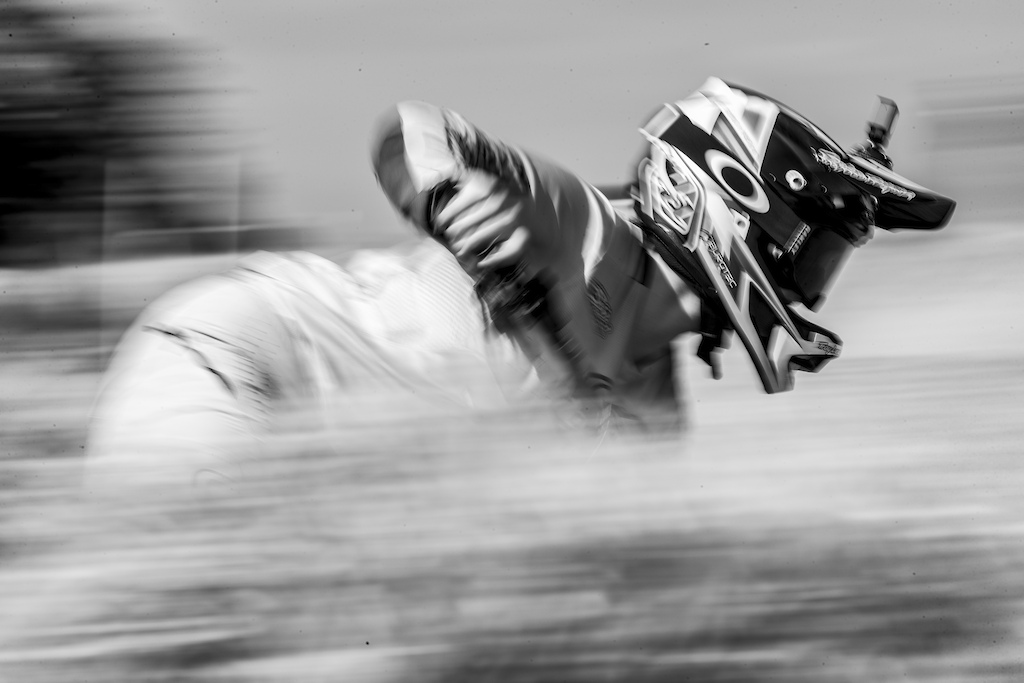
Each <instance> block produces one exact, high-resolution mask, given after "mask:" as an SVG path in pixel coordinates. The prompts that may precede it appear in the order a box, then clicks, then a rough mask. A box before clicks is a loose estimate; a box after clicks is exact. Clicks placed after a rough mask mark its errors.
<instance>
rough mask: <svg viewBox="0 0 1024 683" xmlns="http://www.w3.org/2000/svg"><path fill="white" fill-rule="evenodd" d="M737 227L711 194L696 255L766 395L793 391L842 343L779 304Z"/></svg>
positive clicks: (828, 359) (837, 353)
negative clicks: (797, 378) (799, 378)
mask: <svg viewBox="0 0 1024 683" xmlns="http://www.w3.org/2000/svg"><path fill="white" fill-rule="evenodd" d="M736 223H737V221H736V220H735V217H734V215H733V212H732V211H730V210H729V208H728V207H727V206H726V205H725V202H724V200H723V199H722V198H721V197H720V196H718V195H716V194H714V193H711V194H709V195H708V198H707V203H706V216H705V218H704V220H702V221H701V231H700V240H699V243H698V244H697V247H696V249H695V253H696V255H697V257H698V261H699V263H700V264H701V266H702V267H703V269H704V271H705V273H706V275H707V276H708V277H709V278H710V279H711V281H712V282H713V283H714V285H715V288H716V289H717V291H718V298H719V302H720V303H721V305H722V307H723V308H724V309H725V312H726V314H727V315H728V317H729V320H730V322H731V323H732V326H733V329H734V330H735V331H736V334H737V335H738V336H739V338H740V340H741V341H742V342H743V346H744V347H746V350H747V353H748V354H749V355H750V358H751V360H753V362H754V368H755V369H756V370H757V374H758V376H759V377H760V378H761V383H762V384H763V385H764V389H765V391H766V392H768V393H770V394H774V393H777V392H780V391H789V390H790V389H792V388H793V370H803V371H807V372H817V371H818V370H820V369H821V368H822V367H824V365H825V364H826V363H827V362H828V361H830V360H832V359H833V358H836V357H837V356H838V355H839V354H840V352H841V351H842V342H841V341H840V340H839V338H838V337H836V336H835V335H834V334H832V333H830V332H828V331H827V330H825V329H823V328H820V327H818V326H817V325H814V324H812V323H810V322H809V321H807V320H804V319H803V318H801V317H800V316H798V315H797V314H796V313H794V312H793V311H792V310H790V308H789V307H788V306H787V305H786V304H784V303H783V302H782V300H781V299H779V296H778V294H776V292H775V289H774V288H773V287H772V285H771V283H770V282H769V281H768V279H767V278H766V277H765V275H764V273H763V272H762V271H761V266H760V264H759V263H758V262H757V259H755V258H754V255H753V254H752V253H751V252H750V249H749V248H748V247H747V244H746V242H745V241H744V239H743V236H742V235H741V234H740V232H739V228H738V227H737V225H736Z"/></svg>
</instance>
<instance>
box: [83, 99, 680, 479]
mask: <svg viewBox="0 0 1024 683" xmlns="http://www.w3.org/2000/svg"><path fill="white" fill-rule="evenodd" d="M449 141H451V142H449ZM449 144H451V145H452V146H451V147H449ZM373 161H374V165H375V170H376V173H377V177H378V178H379V180H380V183H381V186H382V188H383V189H384V191H385V193H386V194H387V196H388V198H389V199H390V200H391V201H392V202H393V203H394V204H395V206H396V207H398V208H399V210H400V211H401V212H402V213H403V215H405V216H407V217H408V218H409V219H410V220H412V221H413V222H414V223H415V224H416V225H418V226H419V227H421V228H422V229H424V230H427V231H428V232H429V233H430V234H431V235H433V236H434V237H435V238H437V240H436V241H435V240H422V241H420V242H418V243H417V244H415V245H412V246H411V247H407V248H396V249H391V250H387V251H380V252H375V251H365V252H357V253H356V254H355V255H354V256H353V257H352V258H350V259H349V260H348V261H347V262H345V263H343V264H341V265H339V264H336V263H334V262H331V261H328V260H326V259H324V258H320V257H318V256H314V255H312V254H308V253H291V254H270V253H265V252H261V253H257V254H254V255H252V256H250V257H248V258H246V259H243V260H242V261H241V262H240V264H239V265H238V266H237V267H235V268H233V269H232V270H230V271H228V272H227V273H225V274H223V275H217V276H211V277H208V278H204V279H201V280H198V281H195V282H192V283H188V284H186V285H183V286H182V287H179V288H177V289H175V290H173V291H171V292H170V293H168V294H166V295H164V296H163V297H161V299H160V300H158V301H157V302H154V303H153V304H151V305H150V306H149V307H148V308H147V309H146V310H145V311H144V312H143V314H142V315H141V316H140V317H139V319H138V320H137V321H136V322H135V323H134V324H133V326H132V327H131V328H130V329H129V331H128V332H127V333H126V334H125V336H124V338H123V339H122V341H121V343H120V344H119V347H118V349H117V351H116V353H115V356H114V358H113V359H112V362H111V365H110V368H109V369H108V371H107V373H106V375H105V377H104V381H103V385H102V388H101V391H100V395H99V399H98V401H97V403H96V406H95V409H94V415H93V421H92V427H91V430H90V438H89V448H88V450H89V454H90V455H89V459H88V462H89V467H88V471H89V473H90V474H91V475H94V476H91V477H90V478H89V481H90V486H95V487H100V486H104V484H105V483H111V484H113V485H114V486H117V487H121V486H123V485H124V483H125V481H127V480H128V479H129V478H143V479H151V480H153V481H156V482H159V481H166V480H167V479H168V478H170V479H175V480H177V481H182V480H184V481H188V482H192V483H193V484H194V485H202V484H203V483H204V482H211V483H214V482H230V481H234V480H236V479H238V478H239V477H241V476H242V475H243V473H244V470H245V465H246V459H245V458H240V457H239V455H240V454H245V453H253V452H256V451H257V450H258V449H259V444H260V441H261V435H262V434H264V433H266V430H267V429H268V428H270V426H271V425H272V424H273V420H274V416H275V411H276V409H277V408H278V407H279V406H280V405H282V404H284V403H288V402H291V401H295V400H303V399H306V400H310V399H311V400H313V401H314V402H317V403H319V404H320V405H321V406H326V407H324V408H322V410H323V411H324V412H327V413H332V414H333V413H338V414H342V413H343V412H344V411H343V410H341V409H339V402H342V403H343V402H344V400H345V399H344V398H343V397H344V396H345V395H351V394H353V393H355V392H363V395H372V394H373V392H374V391H377V390H380V391H385V390H390V389H395V388H398V389H400V390H404V391H407V392H408V390H410V389H411V392H408V393H415V394H417V395H423V394H424V391H426V392H427V393H428V394H429V395H437V394H440V395H443V396H444V397H446V398H449V399H454V400H457V401H463V402H465V401H467V400H468V401H469V402H470V403H473V402H478V403H479V402H482V401H490V400H492V399H493V398H495V397H498V399H499V400H505V399H506V398H507V397H509V396H511V397H524V398H538V397H541V398H543V397H546V398H547V399H554V400H555V401H556V402H557V403H558V404H562V405H564V404H565V403H566V402H569V403H571V404H574V405H577V406H578V407H579V408H580V411H579V415H580V416H582V417H583V420H584V422H585V423H586V424H595V422H596V423H597V425H598V426H599V427H600V428H602V429H604V428H606V427H607V426H608V425H609V424H610V423H612V422H614V423H617V424H637V425H640V424H643V425H644V426H645V427H651V428H659V429H660V428H663V427H666V426H667V427H668V428H669V429H675V428H678V427H679V426H681V424H682V419H681V417H682V414H681V408H680V404H679V401H678V400H677V397H678V393H677V387H676V381H677V379H678V377H677V372H676V364H675V363H674V362H673V350H672V342H673V340H674V339H675V338H676V337H678V336H679V335H680V334H682V333H685V332H691V331H695V330H697V329H698V325H699V308H700V307H699V303H698V301H697V300H696V298H695V297H694V296H693V295H692V294H691V293H690V290H689V289H688V288H687V286H686V285H685V284H683V282H682V281H681V280H680V279H679V277H677V276H675V275H674V274H673V273H672V272H671V271H670V270H669V269H668V268H666V267H665V266H664V264H663V263H662V262H661V260H660V259H659V258H658V257H656V256H652V254H651V253H649V252H648V251H647V250H645V249H644V247H643V244H642V240H641V239H640V235H639V232H638V229H637V228H636V226H634V225H632V224H631V223H630V222H629V221H627V220H626V219H624V218H623V217H622V216H621V215H619V213H617V211H616V210H615V209H613V207H612V206H611V204H610V203H609V201H608V200H607V199H606V198H605V197H604V196H603V195H602V194H601V193H599V192H598V191H596V190H595V189H594V188H593V187H592V186H590V185H588V184H587V183H585V182H583V181H582V180H581V179H579V178H578V177H577V176H576V175H574V174H572V173H571V172H569V171H566V170H564V169H562V168H560V167H558V166H557V165H555V164H553V163H550V162H548V161H545V160H543V159H541V158H539V157H536V156H533V155H527V154H525V153H523V152H521V151H519V150H517V149H515V148H512V147H509V146H506V145H503V144H501V143H498V142H497V141H495V140H492V139H491V138H488V137H486V136H485V135H484V134H483V133H481V132H480V131H478V130H477V129H476V128H474V127H472V126H470V125H469V124H468V123H466V122H465V121H464V120H463V119H462V118H461V117H459V116H457V115H456V114H454V113H452V112H448V111H445V110H443V109H440V108H437V107H432V106H429V105H426V104H421V103H404V104H400V105H398V106H397V107H396V108H395V109H394V110H393V111H392V112H391V113H390V115H389V116H388V117H386V120H385V122H384V124H383V126H382V127H381V133H380V135H379V137H378V139H377V141H376V143H375V145H374V152H373ZM439 187H447V188H448V189H449V190H451V192H449V194H450V195H452V196H451V197H450V201H447V203H446V204H444V202H443V199H444V198H443V197H441V196H440V195H441V193H440V192H430V191H431V190H435V189H438V188H439ZM428 211H429V214H428ZM438 242H441V243H442V244H443V245H444V246H441V245H439V244H438ZM449 250H450V251H451V253H449ZM453 254H454V258H453V256H452V255H453ZM460 266H461V267H460ZM496 273H497V274H499V275H495V274H496ZM467 274H468V275H467ZM488 283H492V285H493V286H492V285H488ZM538 289H544V290H546V292H547V296H543V297H535V296H533V294H532V293H534V292H536V291H537V290H538ZM524 302H528V305H524ZM481 304H483V305H481ZM538 319H540V320H542V322H539V323H538V322H536V321H537V320H538ZM552 323H553V324H552ZM456 373H460V374H459V376H460V377H462V378H464V379H465V382H464V383H463V382H451V381H448V380H447V378H449V377H452V376H455V375H456ZM463 384H464V385H465V386H463ZM456 385H457V386H456ZM481 385H483V386H482V387H481ZM495 389H497V390H495ZM328 419H330V417H328ZM106 475H109V476H106Z"/></svg>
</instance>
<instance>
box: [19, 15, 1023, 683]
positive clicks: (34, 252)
mask: <svg viewBox="0 0 1024 683" xmlns="http://www.w3.org/2000/svg"><path fill="white" fill-rule="evenodd" d="M1018 16H1019V11H1017V9H1016V5H1014V4H1013V3H1010V2H993V1H980V2H979V1H975V2H971V3H964V2H961V3H956V2H954V3H943V4H939V3H932V2H918V1H910V2H902V3H884V2H856V3H854V2H836V3H811V2H803V1H802V0H795V1H794V2H791V3H785V5H784V6H783V5H782V4H780V3H771V4H769V3H760V2H753V1H751V2H738V1H727V2H719V3H704V4H697V3H679V2H669V1H667V0H666V1H651V2H613V1H611V0H608V1H601V2H586V3H584V2H561V3H552V2H535V1H534V0H522V1H520V2H517V3H508V4H502V5H494V4H487V5H485V4H483V3H471V2H459V1H455V0H438V1H431V2H384V1H380V2H356V1H354V0H344V1H341V2H338V1H329V0H302V1H301V2H291V3H281V2H270V1H260V0H147V2H145V3H141V2H129V1H128V0H123V1H121V2H116V1H103V2H100V1H98V0H97V1H95V2H92V1H88V2H87V1H84V0H79V1H70V0H68V1H64V2H60V1H58V0H49V1H43V0H38V1H33V0H5V2H4V3H3V4H2V5H0V29H2V30H0V56H2V58H0V139H2V141H3V154H2V157H0V158H2V160H3V162H4V163H2V164H0V168H2V171H0V173H2V176H0V178H2V182H0V447H2V448H0V491H2V494H0V500H2V501H3V502H0V680H12V681H20V680H26V681H27V680H33V681H50V680H53V681H63V680H68V681H70V680H87V679H89V680H105V681H143V680H217V681H224V680H229V681H235V680H237V681H243V680H244V681H250V680H257V681H271V680H273V681H277V680H280V681H297V680H302V681H306V680H309V681H314V680H316V681H319V680H324V681H348V680H358V681H376V680H380V681H385V680H387V681H392V680H394V681H397V680H417V681H423V680H428V681H430V680H437V681H441V680H444V681H480V680H495V681H531V682H533V681H593V680H609V681H612V680H614V681H618V680H623V681H669V680H671V681H676V680H699V681H765V680H787V681H804V680H806V681H862V680H863V681H876V680H892V679H896V678H900V679H902V680H917V681H940V680H948V681H965V680H971V681H1017V680H1020V679H1021V678H1022V676H1024V657H1021V655H1020V652H1021V639H1022V635H1024V633H1022V627H1024V605H1022V604H1021V601H1022V597H1024V579H1022V576H1024V572H1022V570H1024V550H1022V549H1024V545H1022V544H1021V540H1022V538H1024V525H1022V524H1021V521H1022V517H1021V513H1022V509H1021V508H1022V504H1021V503H1020V497H1019V496H1018V495H1017V492H1018V491H1019V489H1020V487H1021V485H1022V484H1024V477H1022V476H1021V474H1020V471H1019V467H1018V466H1017V465H1018V457H1019V456H1020V455H1021V449H1022V444H1024V426H1022V425H1024V422H1022V421H1021V419H1020V413H1021V409H1022V408H1024V389H1022V386H1024V357H1022V354H1021V350H1020V349H1021V342H1022V341H1024V339H1022V334H1024V333H1022V329H1024V314H1022V308H1021V306H1020V303H1019V294H1020V292H1022V291H1024V275H1022V274H1021V273H1022V271H1021V269H1020V268H1019V267H1018V259H1019V257H1020V256H1019V255H1021V254H1022V253H1024V228H1022V226H1021V212H1022V209H1024V199H1022V197H1024V193H1022V192H1021V191H1020V189H1019V187H1020V184H1021V181H1022V178H1024V172H1022V170H1021V165H1020V163H1019V161H1018V159H1019V155H1020V153H1021V151H1022V147H1024V130H1022V122H1024V76H1022V75H1021V71H1020V64H1021V62H1022V58H1024V45H1022V44H1021V40H1020V38H1019V35H1018V33H1019V32H1018V30H1017V24H1018V22H1017V18H1018ZM709 75H716V76H719V77H722V78H725V79H727V80H731V81H734V82H737V83H740V84H744V85H747V86H749V87H752V88H754V89H756V90H759V91H762V92H764V93H766V94H769V95H771V96H773V97H775V98H777V99H779V100H781V101H783V102H786V103H787V104H789V105H790V106H792V107H793V108H795V109H796V110H797V111H800V112H801V113H803V114H804V115H806V116H808V117H809V118H810V119H811V120H813V121H815V122H816V123H817V124H818V125H820V126H821V127H822V128H823V129H824V130H826V131H828V132H829V133H830V134H831V135H832V136H833V137H834V138H835V139H836V140H838V141H839V142H841V143H844V144H854V143H856V142H858V141H860V140H861V139H862V138H863V134H864V121H865V119H866V118H867V117H868V116H869V115H870V114H871V113H872V111H873V106H874V103H875V97H876V96H877V95H884V96H886V97H890V98H892V99H895V100H896V101H897V102H898V103H899V105H900V107H901V112H902V116H901V119H900V122H899V124H898V125H897V129H896V134H895V136H894V138H893V143H892V145H891V146H890V153H891V156H892V157H893V158H894V160H895V164H896V170H897V171H899V172H901V173H903V174H905V175H906V176H908V177H909V178H911V179H912V180H914V181H916V182H918V183H920V184H922V185H925V186H927V187H929V188H931V189H934V190H936V191H939V192H942V193H944V194H948V195H950V196H952V197H954V198H956V199H957V200H958V202H959V207H958V209H957V213H956V215H955V217H954V220H953V223H952V224H951V225H950V226H949V227H947V228H946V229H944V230H943V231H942V232H940V233H937V234H934V235H914V234H895V235H889V234H885V235H878V236H877V237H876V239H875V240H874V241H873V242H872V243H871V244H869V245H868V246H867V247H866V248H864V249H861V250H859V252H858V253H857V254H856V255H855V257H854V258H853V260H852V261H851V263H850V264H849V265H848V266H847V268H846V270H845V272H844V273H843V276H842V277H841V278H840V280H839V283H838V286H837V287H836V289H835V291H834V292H833V294H832V296H831V298H830V300H829V302H828V303H827V304H826V306H825V307H824V308H823V309H822V311H821V313H820V314H819V316H818V319H819V320H820V321H821V322H822V324H824V325H825V326H826V327H828V328H830V329H834V330H836V331H837V332H838V333H839V334H840V335H841V336H842V337H843V339H844V342H845V348H844V355H843V357H842V358H841V359H840V360H838V361H836V362H835V363H833V364H832V365H830V366H828V367H827V368H826V369H825V370H823V371H822V373H821V374H820V375H804V376H801V377H799V378H798V383H797V389H796V390H795V391H794V392H792V393H790V394H787V395H783V396H766V395H764V394H762V393H761V391H760V389H759V387H758V385H757V382H756V379H755V377H754V375H753V373H752V371H751V370H750V368H749V361H747V359H746V356H745V354H743V353H742V352H741V351H740V350H739V349H734V350H732V351H731V352H729V353H727V354H726V357H725V374H726V376H725V378H724V379H723V380H721V381H717V382H716V381H712V380H710V378H708V377H707V376H706V370H705V368H704V367H703V366H702V365H700V364H699V363H698V362H692V363H689V366H688V367H687V368H685V376H684V377H681V378H680V379H681V381H682V382H683V383H684V387H685V392H686V395H687V397H688V410H689V414H690V419H691V423H692V429H691V431H690V433H689V434H688V436H687V437H686V439H685V441H684V442H683V443H681V444H680V443H678V442H658V441H654V442H651V441H644V442H637V443H624V444H618V445H615V446H608V447H605V448H602V449H598V450H595V449H594V448H593V445H592V444H587V443H580V442H576V441H573V440H571V439H568V438H567V437H565V436H564V435H560V434H559V433H558V432H557V431H554V430H553V429H551V428H550V425H548V424H547V422H546V421H545V420H544V419H542V416H538V415H537V414H532V413H529V411H527V412H525V413H516V414H508V413H504V414H503V413H487V414H476V413H465V412H459V411H456V410H454V409H441V408H437V409H436V411H437V412H434V413H427V414H424V413H423V412H422V406H416V407H415V410H414V407H413V406H408V409H407V410H404V409H403V407H405V404H404V403H403V402H402V400H401V398H400V397H395V400H394V401H393V402H392V403H390V404H388V403H386V402H384V400H383V399H382V397H379V396H377V397H365V398H366V401H365V406H366V407H365V408H364V409H363V410H362V411H355V412H354V413H353V414H352V415H350V416H349V418H350V419H349V421H348V422H347V423H346V424H345V425H342V426H337V425H336V426H334V427H333V428H332V429H331V430H320V431H311V430H309V429H306V428H304V427H303V425H302V423H301V420H299V421H298V422H297V423H296V425H295V426H294V428H293V429H292V430H291V431H289V432H288V433H285V434H282V435H281V436H280V438H279V439H278V440H277V442H275V443H273V444H271V446H272V447H271V450H272V452H274V453H276V454H278V455H279V456H280V459H279V460H274V461H273V462H271V463H270V465H271V467H270V473H269V474H268V475H267V477H266V479H265V480H261V481H259V482H256V483H254V484H253V485H252V487H251V488H250V489H249V490H247V491H245V492H243V493H242V494H240V495H239V497H238V498H236V499H234V502H232V503H230V504H228V503H224V502H213V501H210V502H206V503H202V504H199V503H196V502H195V501H192V500H189V501H182V500H175V499H171V498H168V499H167V500H162V499H160V500H146V501H138V500H137V501H133V502H132V503H131V505H126V506H124V507H121V508H119V509H117V510H110V509H100V510H95V509H92V508H88V511H87V512H86V508H84V507H83V505H82V502H81V501H80V500H79V495H78V488H77V486H78V481H79V473H80V467H81V457H82V453H83V452H84V443H85V433H86V428H87V423H88V415H89V410H90V406H91V401H92V397H93V395H94V394H95V391H96V388H97V386H98V383H99V378H100V373H101V372H102V370H103V368H104V366H105V364H106V362H107V359H108V357H109V354H110V351H111V349H112V347H113V344H114V343H115V342H116V340H117V338H118V336H119V335H120V334H121V332H122V331H123V330H124V328H125V327H126V326H127V325H128V324H129V322H130V321H131V320H132V318H134V316H135V315H137V314H138V312H139V311H140V310H141V309H142V307H143V306H145V305H146V304H147V303H148V302H150V301H152V300H153V299H154V298H155V297H157V296H159V294H161V293H162V292H164V291H166V290H167V289H168V288H169V287H172V286H173V285H175V284H177V283H180V282H183V281H185V280H188V279H191V278H194V277H196V276H198V275H201V274H204V273H209V272H215V271H219V270H223V269H224V268H226V267H228V266H229V265H230V264H231V263H233V262H234V261H235V260H237V258H238V257H239V256H240V255H243V254H245V253H249V252H251V251H252V250H255V249H271V250H279V249H305V250H311V251H314V252H317V253H319V254H322V255H325V256H328V257H339V258H340V257H342V256H343V255H344V254H345V253H346V252H350V251H352V250H354V249H359V248H366V247H387V246H389V245H393V244H396V243H399V242H402V241H406V240H410V239H415V236H414V234H413V232H412V230H411V228H409V227H408V226H405V225H403V224H402V223H401V222H400V220H399V219H398V217H397V216H395V215H394V213H393V212H392V210H391V209H390V208H389V206H388V205H387V203H386V201H385V200H384V197H383V195H382V194H381V193H380V192H379V191H378V190H377V188H376V184H375V181H374V178H373V175H372V171H371V169H370V166H369V163H368V152H369V144H370V137H371V135H372V132H373V130H374V127H375V125H376V122H377V118H378V116H379V115H380V114H381V112H383V111H384V110H385V109H386V108H387V107H389V106H390V105H392V104H394V103H395V102H397V101H400V100H403V99H424V100H427V101H430V102H433V103H435V104H440V105H445V106H448V107H451V108H453V109H455V110H457V111H459V112H460V113H462V114H464V115H465V116H466V117H467V118H469V119H470V120H472V121H474V122H475V123H477V124H478V125H480V126H481V127H482V128H483V129H484V130H487V131H488V132H491V133H493V134H494V135H496V136H498V137H500V138H502V139H505V140H507V141H509V142H514V143H517V144H520V145H522V146H523V147H525V148H527V149H529V150H531V151H534V152H538V153H541V154H543V155H546V156H548V157H551V158H553V159H556V160H558V161H560V162H562V163H563V164H565V165H567V166H569V167H570V168H572V169H573V170H575V171H577V172H578V173H580V174H581V175H582V176H584V177H585V178H587V179H589V180H591V181H593V182H595V183H608V182H618V181H622V180H626V179H628V178H629V177H630V174H631V173H632V171H633V169H632V168H631V164H632V163H633V161H634V159H635V158H636V156H637V154H638V152H639V149H640V137H639V135H638V134H637V128H638V127H639V126H640V125H642V124H643V123H644V122H645V120H646V117H647V116H648V114H649V113H650V112H652V111H653V110H654V109H655V108H657V107H658V106H659V105H660V104H661V103H662V102H664V101H666V100H672V99H676V98H679V97H682V96H684V95H686V94H688V93H689V92H691V91H692V90H694V89H695V88H697V87H698V86H699V85H700V84H701V83H702V82H703V81H704V79H705V78H706V77H707V76H709ZM688 343H689V342H683V344H684V345H685V344H688ZM685 350H687V349H684V351H685ZM379 405H390V410H389V411H388V412H387V413H386V414H384V415H382V414H381V413H380V412H379V411H376V410H374V409H373V408H372V406H379ZM275 467H276V468H279V469H275Z"/></svg>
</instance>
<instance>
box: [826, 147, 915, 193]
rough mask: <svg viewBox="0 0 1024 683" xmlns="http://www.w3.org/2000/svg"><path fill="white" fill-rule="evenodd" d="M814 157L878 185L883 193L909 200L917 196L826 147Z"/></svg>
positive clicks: (850, 174) (857, 178)
mask: <svg viewBox="0 0 1024 683" xmlns="http://www.w3.org/2000/svg"><path fill="white" fill-rule="evenodd" d="M814 159H815V161H817V162H818V163H819V164H821V165H822V166H824V167H825V168H827V169H829V170H830V171H835V172H836V173H842V174H843V175H845V176H849V177H850V178H853V179H854V180H859V181H860V182H862V183H866V184H868V185H870V186H871V187H876V188H878V189H879V190H881V192H882V194H891V195H895V196H897V197H899V198H900V199H906V200H907V201H908V202H909V201H910V200H911V199H913V198H914V197H916V196H917V194H916V193H914V192H911V191H910V190H908V189H907V188H905V187H900V186H899V185H896V184H894V183H890V182H889V181H888V180H885V179H884V178H880V177H878V176H876V175H874V174H872V173H865V172H864V171H862V170H860V169H859V168H857V167H856V166H854V165H853V164H850V163H847V162H845V161H843V160H842V159H840V158H839V155H838V154H836V153H835V152H830V151H828V150H825V149H819V150H816V151H815V152H814Z"/></svg>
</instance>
